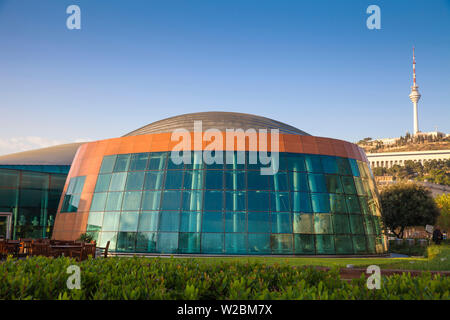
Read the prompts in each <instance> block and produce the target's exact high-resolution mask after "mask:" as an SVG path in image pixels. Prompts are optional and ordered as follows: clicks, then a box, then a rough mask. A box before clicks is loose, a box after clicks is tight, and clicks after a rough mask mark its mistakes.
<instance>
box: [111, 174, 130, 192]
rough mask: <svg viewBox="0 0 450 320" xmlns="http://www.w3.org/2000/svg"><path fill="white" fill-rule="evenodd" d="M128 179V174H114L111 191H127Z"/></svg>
mask: <svg viewBox="0 0 450 320" xmlns="http://www.w3.org/2000/svg"><path fill="white" fill-rule="evenodd" d="M126 179H127V173H126V172H117V173H113V174H112V178H111V184H110V185H109V191H122V190H124V189H125V182H126Z"/></svg>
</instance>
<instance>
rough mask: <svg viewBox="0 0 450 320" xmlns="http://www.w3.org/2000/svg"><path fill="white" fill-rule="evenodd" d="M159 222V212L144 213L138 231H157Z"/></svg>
mask: <svg viewBox="0 0 450 320" xmlns="http://www.w3.org/2000/svg"><path fill="white" fill-rule="evenodd" d="M158 222H159V212H158V211H147V212H146V211H144V212H142V213H141V214H140V217H139V224H138V231H157V230H158Z"/></svg>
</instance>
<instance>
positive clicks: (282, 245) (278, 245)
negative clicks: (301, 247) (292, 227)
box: [270, 234, 293, 254]
mask: <svg viewBox="0 0 450 320" xmlns="http://www.w3.org/2000/svg"><path fill="white" fill-rule="evenodd" d="M292 239H293V238H292V234H272V235H271V236H270V243H271V247H272V253H273V254H292V253H293V248H292V247H293V244H292Z"/></svg>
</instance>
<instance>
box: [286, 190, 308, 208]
mask: <svg viewBox="0 0 450 320" xmlns="http://www.w3.org/2000/svg"><path fill="white" fill-rule="evenodd" d="M290 196H291V204H292V211H294V212H312V206H311V198H310V195H309V194H308V193H306V192H291V193H290Z"/></svg>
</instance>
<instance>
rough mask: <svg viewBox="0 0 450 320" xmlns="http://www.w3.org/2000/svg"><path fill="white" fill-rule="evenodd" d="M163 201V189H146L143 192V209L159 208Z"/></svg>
mask: <svg viewBox="0 0 450 320" xmlns="http://www.w3.org/2000/svg"><path fill="white" fill-rule="evenodd" d="M160 202H161V191H144V192H143V194H142V210H158V209H159V207H160Z"/></svg>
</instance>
